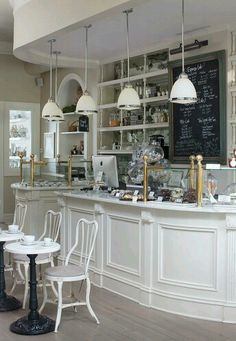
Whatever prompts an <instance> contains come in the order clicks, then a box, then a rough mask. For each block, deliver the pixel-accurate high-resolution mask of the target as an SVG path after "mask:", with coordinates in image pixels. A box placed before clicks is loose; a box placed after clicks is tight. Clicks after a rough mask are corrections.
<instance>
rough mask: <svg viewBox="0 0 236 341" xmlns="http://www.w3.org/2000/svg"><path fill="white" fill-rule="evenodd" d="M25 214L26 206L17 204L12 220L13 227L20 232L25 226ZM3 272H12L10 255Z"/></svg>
mask: <svg viewBox="0 0 236 341" xmlns="http://www.w3.org/2000/svg"><path fill="white" fill-rule="evenodd" d="M26 212H27V205H26V204H21V203H18V204H16V207H15V211H14V218H13V223H12V224H13V225H18V226H19V230H20V232H22V230H23V228H24V225H25V217H26ZM5 271H11V272H12V271H13V267H12V255H11V254H9V256H8V265H7V266H6V267H5Z"/></svg>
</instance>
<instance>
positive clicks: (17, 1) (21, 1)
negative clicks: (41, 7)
mask: <svg viewBox="0 0 236 341" xmlns="http://www.w3.org/2000/svg"><path fill="white" fill-rule="evenodd" d="M8 1H9V3H10V5H11V7H12V8H13V13H15V12H16V11H17V10H18V9H19V8H21V7H22V6H24V5H25V4H27V2H30V1H31V0H8Z"/></svg>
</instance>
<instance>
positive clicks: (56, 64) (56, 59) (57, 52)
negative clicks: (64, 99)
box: [53, 51, 61, 103]
mask: <svg viewBox="0 0 236 341" xmlns="http://www.w3.org/2000/svg"><path fill="white" fill-rule="evenodd" d="M53 54H55V102H56V103H57V67H58V55H59V54H61V52H60V51H54V52H53Z"/></svg>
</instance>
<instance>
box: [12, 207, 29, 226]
mask: <svg viewBox="0 0 236 341" xmlns="http://www.w3.org/2000/svg"><path fill="white" fill-rule="evenodd" d="M26 212H27V205H26V204H21V203H18V204H16V207H15V212H14V218H13V225H19V230H20V231H22V230H23V228H24V224H25V216H26Z"/></svg>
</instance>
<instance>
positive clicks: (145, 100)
mask: <svg viewBox="0 0 236 341" xmlns="http://www.w3.org/2000/svg"><path fill="white" fill-rule="evenodd" d="M168 99H169V97H168V96H167V95H165V96H155V97H147V98H142V99H141V100H140V102H141V104H144V103H152V102H167V101H168ZM111 108H117V103H107V104H100V105H98V109H100V110H102V109H111Z"/></svg>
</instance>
